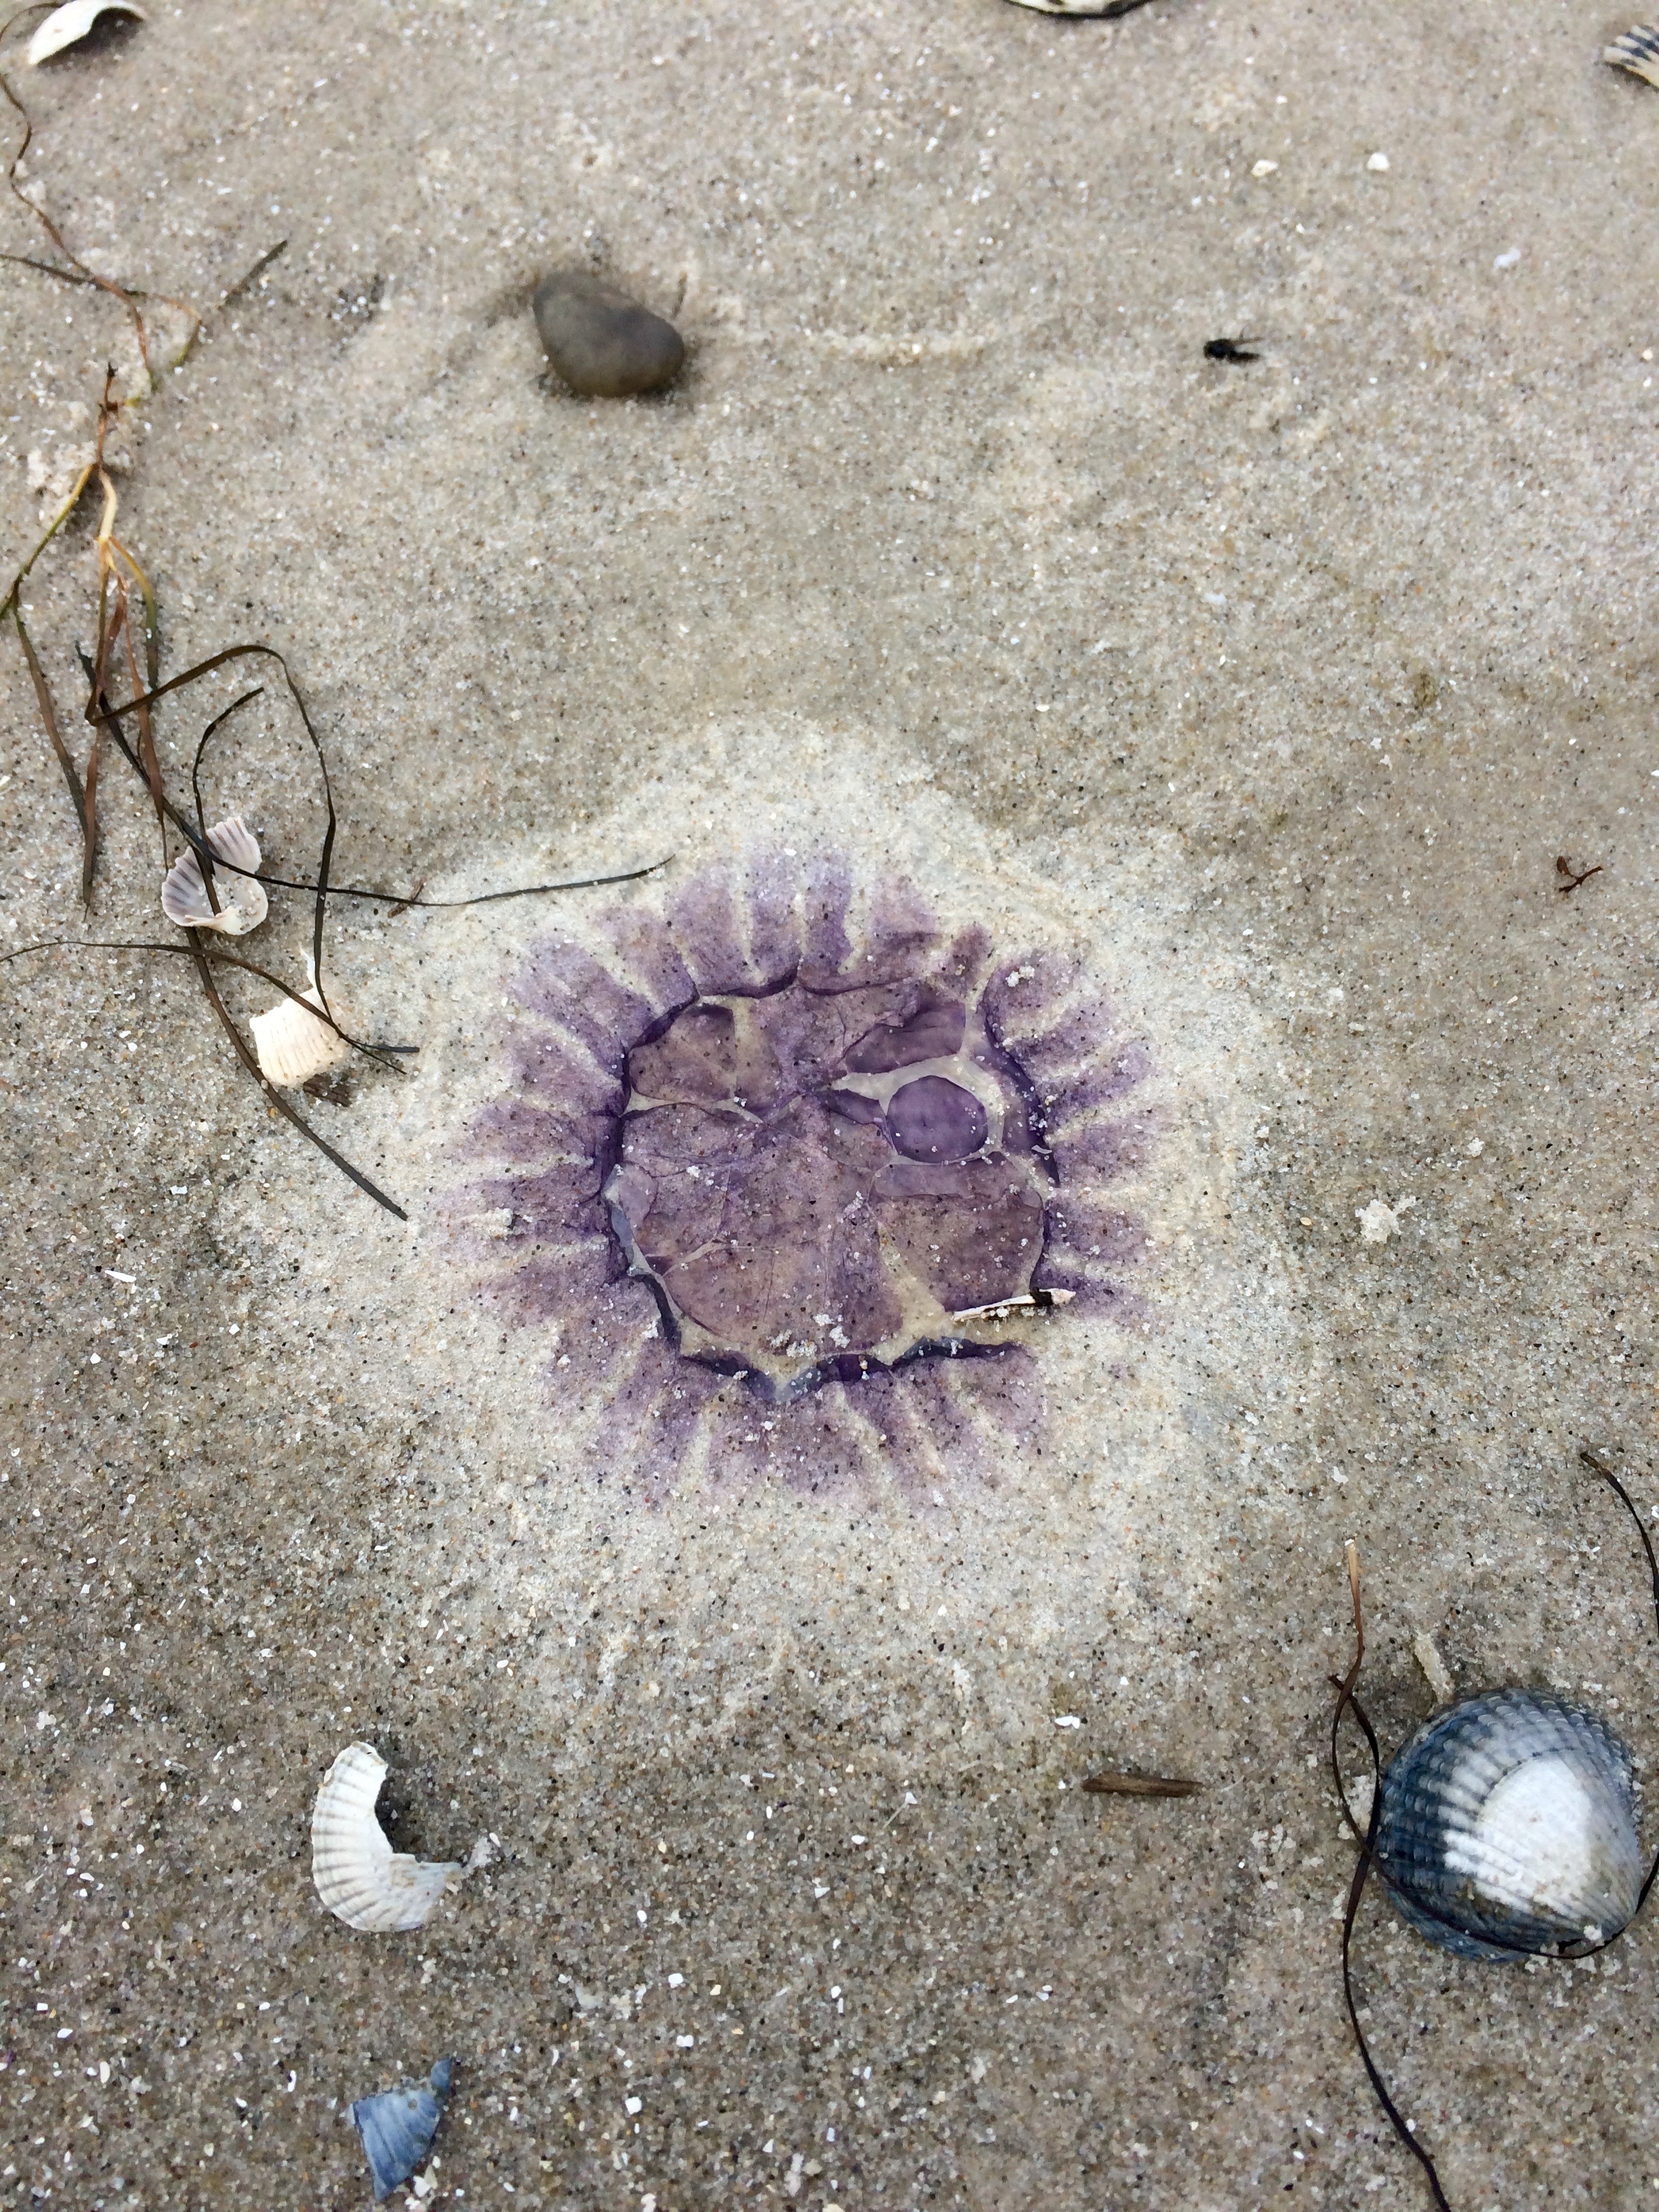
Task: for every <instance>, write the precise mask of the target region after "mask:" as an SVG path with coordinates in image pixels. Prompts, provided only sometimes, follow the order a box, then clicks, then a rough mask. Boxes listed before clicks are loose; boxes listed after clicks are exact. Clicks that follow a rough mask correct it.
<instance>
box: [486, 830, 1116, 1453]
mask: <svg viewBox="0 0 1659 2212" xmlns="http://www.w3.org/2000/svg"><path fill="white" fill-rule="evenodd" d="M599 934H600V938H601V939H602V945H601V948H600V949H597V950H590V949H589V947H588V945H577V944H574V943H571V942H568V941H565V942H561V941H560V940H558V939H554V938H548V939H542V940H540V941H539V942H538V943H535V944H533V945H532V946H531V947H530V948H529V951H528V952H527V954H526V957H525V958H524V961H523V963H522V964H521V966H520V970H519V972H518V974H517V975H516V976H515V977H514V978H513V981H512V984H511V986H510V987H511V989H512V992H513V997H514V999H515V1000H516V1001H517V1003H518V1005H519V1006H520V1007H521V1008H522V1009H523V1018H522V1019H520V1021H518V1022H517V1023H515V1024H514V1025H513V1031H512V1034H511V1042H510V1046H509V1049H508V1054H507V1066H508V1075H509V1085H510V1089H509V1091H508V1094H507V1095H506V1096H504V1097H498V1098H496V1099H494V1100H492V1101H490V1102H489V1103H487V1104H486V1105H485V1107H484V1108H483V1110H482V1111H481V1112H480V1113H479V1114H478V1115H477V1117H476V1119H475V1120H474V1121H473V1123H472V1125H471V1128H470V1130H469V1132H468V1133H467V1136H466V1138H465V1141H464V1144H463V1147H462V1157H463V1159H464V1161H465V1164H466V1166H467V1167H468V1169H469V1170H470V1176H469V1180H468V1181H467V1182H465V1186H464V1187H463V1188H461V1189H460V1190H459V1191H458V1192H457V1193H456V1194H454V1196H453V1200H452V1203H451V1204H450V1206H449V1207H448V1209H447V1212H448V1216H449V1218H450V1221H451V1223H452V1225H453V1229H454V1231H455V1234H456V1236H457V1237H459V1239H460V1240H461V1241H462V1243H463V1244H464V1246H465V1249H466V1250H467V1252H468V1254H469V1255H470V1257H471V1259H472V1260H473V1261H475V1263H477V1265H478V1267H479V1268H480V1271H481V1275H482V1279H483V1289H484V1294H485V1295H486V1296H487V1297H488V1298H489V1300H490V1301H491V1303H492V1304H494V1305H495V1307H496V1309H497V1310H500V1311H501V1312H502V1313H503V1314H505V1315H506V1316H508V1317H510V1318H511V1319H512V1320H513V1322H515V1323H518V1324H520V1325H521V1326H523V1327H525V1328H530V1329H534V1330H538V1331H540V1332H542V1333H543V1334H544V1336H545V1337H546V1339H547V1340H548V1343H549V1346H550V1357H549V1359H548V1363H547V1367H546V1370H545V1371H546V1378H547V1382H548V1384H549V1386H550V1396H551V1398H552V1400H553V1401H554V1402H555V1403H556V1405H557V1406H558V1407H559V1409H560V1411H561V1413H562V1414H565V1415H567V1416H568V1415H569V1414H570V1413H574V1412H585V1413H589V1414H591V1415H592V1416H593V1417H595V1421H596V1426H595V1429H594V1434H595V1437H597V1438H599V1439H600V1442H599V1443H598V1444H597V1445H596V1449H595V1454H594V1456H595V1460H596V1463H597V1464H598V1466H599V1468H600V1469H601V1471H607V1470H608V1471H612V1472H615V1473H617V1474H621V1475H622V1476H623V1479H624V1480H626V1482H627V1483H628V1486H629V1487H630V1488H640V1489H642V1490H643V1491H644V1492H646V1493H647V1494H649V1495H653V1496H654V1495H660V1494H662V1493H663V1492H665V1491H666V1490H668V1489H669V1488H671V1487H672V1486H673V1485H674V1483H675V1482H676V1481H677V1480H679V1479H680V1478H681V1476H682V1474H683V1473H684V1470H685V1469H686V1468H688V1467H690V1465H692V1464H693V1463H694V1462H697V1461H698V1460H699V1458H700V1457H706V1459H707V1463H708V1468H709V1471H710V1473H711V1474H713V1475H714V1476H715V1477H716V1478H717V1479H742V1478H743V1477H744V1476H745V1475H747V1474H759V1473H762V1472H764V1471H766V1470H768V1469H773V1470H775V1471H778V1472H780V1473H781V1474H785V1475H786V1476H787V1477H788V1478H790V1479H792V1480H797V1481H801V1482H805V1483H806V1484H808V1485H811V1486H820V1485H823V1484H828V1483H833V1482H835V1481H836V1480H842V1479H846V1480H858V1479H860V1478H864V1477H867V1476H869V1475H870V1474H872V1473H873V1472H874V1471H875V1469H876V1468H878V1467H879V1466H885V1467H886V1468H889V1469H890V1470H892V1471H896V1473H897V1474H898V1475H899V1476H900V1478H901V1480H903V1479H906V1478H908V1479H910V1480H915V1481H916V1482H922V1481H928V1480H937V1479H938V1477H939V1474H940V1472H941V1470H943V1469H945V1468H950V1469H952V1470H960V1469H962V1468H972V1469H975V1470H977V1471H978V1472H980V1473H981V1474H991V1473H993V1472H994V1469H995V1468H996V1467H997V1466H998V1465H999V1464H1000V1461H1001V1460H1002V1458H1004V1457H1005V1456H1006V1452H1007V1449H1008V1448H1009V1446H1010V1445H1012V1444H1013V1443H1017V1442H1018V1441H1020V1440H1022V1439H1024V1440H1028V1441H1029V1440H1032V1439H1035V1438H1036V1437H1039V1436H1040V1434H1041V1431H1042V1397H1041V1391H1040V1387H1039V1377H1038V1361H1037V1359H1036V1357H1035V1355H1034V1351H1033V1346H1040V1344H1041V1340H1042V1330H1043V1329H1044V1328H1051V1327H1055V1326H1066V1325H1069V1324H1073V1321H1074V1317H1086V1316H1088V1315H1089V1314H1090V1313H1091V1312H1093V1313H1096V1314H1104V1315H1108V1316H1115V1317H1118V1318H1127V1316H1129V1315H1130V1314H1132V1313H1134V1314H1138V1313H1139V1310H1140V1309H1139V1304H1138V1302H1137V1301H1136V1300H1135V1299H1134V1297H1133V1293H1132V1292H1131V1291H1130V1289H1129V1285H1128V1280H1127V1278H1128V1274H1129V1271H1130V1270H1132V1268H1133V1266H1134V1264H1135V1262H1136V1261H1138V1260H1139V1257H1140V1255H1141V1252H1142V1249H1143V1246H1144V1243H1145V1238H1144V1234H1143V1231H1142V1229H1141V1226H1140V1224H1139V1220H1138V1219H1137V1218H1135V1216H1134V1215H1133V1213H1132V1212H1128V1211H1127V1210H1126V1209H1125V1208H1124V1207H1123V1206H1121V1205H1120V1204H1117V1203H1115V1202H1114V1197H1113V1188H1112V1187H1113V1186H1114V1185H1115V1184H1117V1183H1120V1182H1123V1181H1125V1180H1126V1179H1127V1178H1129V1177H1131V1176H1136V1175H1139V1173H1140V1172H1141V1170H1143V1168H1144V1166H1145V1164H1146V1158H1147V1155H1148V1148H1149V1145H1150V1142H1151V1139H1152V1134H1153V1126H1152V1125H1153V1116H1152V1114H1151V1113H1150V1112H1148V1111H1147V1110H1146V1109H1144V1108H1139V1109H1138V1108H1137V1105H1136V1103H1135V1097H1134V1094H1135V1093H1136V1091H1137V1090H1138V1089H1139V1086H1140V1085H1142V1084H1143V1083H1144V1082H1145V1080H1146V1076H1147V1075H1148V1073H1149V1072H1150V1065H1151V1063H1150V1056H1149V1054H1148V1053H1147V1050H1146V1046H1145V1045H1144V1043H1142V1042H1140V1041H1139V1039H1136V1038H1133V1037H1126V1036H1122V1035H1121V1032H1120V1031H1119V1030H1118V1028H1117V1025H1116V1023H1115V1017H1114V1015H1113V1012H1112V1010H1111V1007H1110V1006H1109V1003H1108V1001H1107V1000H1106V999H1105V998H1104V997H1103V994H1102V993H1101V992H1100V991H1099V989H1098V988H1097V986H1096V985H1095V983H1094V981H1093V980H1092V978H1091V977H1090V976H1089V975H1086V974H1085V972H1084V971H1083V969H1081V968H1080V966H1079V964H1078V963H1076V962H1075V961H1073V960H1068V959H1066V958H1065V957H1062V956H1060V955H1059V954H1056V953H1054V952H1051V951H1024V950H1022V951H1018V953H1017V954H1016V955H1015V956H1014V957H1012V958H1011V957H1007V956H1006V955H1004V954H1001V953H999V952H998V951H995V950H994V947H993V945H992V944H991V941H990V939H989V937H988V935H987V933H986V932H985V931H984V930H983V929H982V928H980V927H969V928H965V929H959V930H957V931H955V932H951V931H948V930H946V929H945V927H944V926H943V924H942V923H941V922H940V921H939V918H938V916H937V915H935V914H934V912H933V909H932V908H931V907H930V906H929V905H928V903H927V902H926V901H925V900H923V899H922V898H921V896H920V895H919V894H918V893H917V892H916V891H915V889H914V888H913V887H912V886H910V885H908V884H905V883H903V882H902V881H899V880H897V879H895V878H881V879H878V880H877V881H875V882H874V883H872V884H869V885H867V886H866V887H864V889H863V890H862V891H861V893H860V891H858V890H856V889H855V885H854V878H853V874H852V871H851V869H850V868H849V866H848V863H847V862H846V860H845V859H844V858H843V857H842V855H840V854H824V855H822V856H820V857H818V858H817V859H814V860H807V861H805V862H803V861H800V860H797V859H796V857H795V856H794V855H793V854H778V853H765V854H755V855H750V856H749V857H748V858H747V859H745V860H743V861H742V862H740V863H738V864H737V865H736V866H732V867H731V868H729V869H722V870H711V871H708V872H705V873H702V874H701V875H699V876H697V877H696V878H694V879H693V880H691V881H690V883H688V884H685V885H684V887H683V888H682V889H681V890H680V891H679V893H678V896H677V897H675V898H674V899H673V900H672V902H671V903H670V905H669V908H668V909H667V911H666V913H665V914H659V913H658V912H656V911H655V910H653V908H651V907H650V906H648V905H647V904H645V903H643V902H637V903H628V904H625V905H618V906H616V907H613V908H611V909H610V910H609V911H608V913H606V914H605V915H603V916H601V917H600V919H599ZM486 1219H487V1220H489V1221H491V1222H492V1223H494V1224H495V1227H494V1228H493V1229H492V1231H490V1234H489V1237H481V1236H479V1235H478V1234H477V1226H476V1225H477V1223H478V1222H480V1221H483V1220H486ZM1056 1291H1058V1292H1062V1293H1064V1294H1065V1296H1064V1297H1060V1298H1054V1297H1043V1296H1042V1295H1041V1294H1042V1293H1044V1292H1056ZM1000 1302H1002V1303H1000ZM1062 1307H1063V1308H1064V1310H1065V1318H1064V1320H1061V1319H1060V1318H1059V1316H1060V1310H1061V1308H1062Z"/></svg>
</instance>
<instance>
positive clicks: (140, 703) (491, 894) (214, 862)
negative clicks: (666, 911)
mask: <svg viewBox="0 0 1659 2212" xmlns="http://www.w3.org/2000/svg"><path fill="white" fill-rule="evenodd" d="M247 653H264V654H268V655H269V656H270V659H273V660H274V661H276V663H277V665H279V666H280V667H281V669H282V671H283V676H284V677H285V678H286V679H287V682H288V685H289V690H290V691H291V692H292V693H293V694H294V697H295V703H296V704H297V705H298V706H299V709H300V714H301V719H302V720H304V722H305V726H306V731H307V735H308V736H309V737H310V738H311V741H312V743H313V745H317V748H318V757H319V760H320V759H321V757H322V748H321V746H320V745H319V744H318V740H317V736H316V732H314V731H313V729H312V726H311V720H310V717H309V716H308V715H307V714H306V710H305V706H304V702H303V701H302V700H301V696H300V691H299V687H298V686H297V684H295V681H294V678H293V676H292V675H291V674H290V673H289V666H288V663H287V662H286V661H285V660H284V659H283V656H282V654H281V653H278V652H277V650H276V647H275V646H270V645H232V646H227V647H226V648H225V650H224V651H223V652H222V653H213V654H211V655H210V657H209V658H208V659H206V660H198V661H197V663H196V665H195V666H194V667H193V668H187V669H185V671H184V673H183V675H181V676H175V677H173V678H171V679H170V680H169V681H168V682H167V683H166V684H157V685H155V687H154V688H153V689H151V690H149V691H147V692H145V693H144V694H143V696H142V697H141V698H137V699H128V700H125V701H124V702H123V703H122V704H121V705H120V706H118V707H110V706H108V705H107V704H106V707H105V708H104V711H103V712H102V713H101V714H97V715H94V716H90V717H88V719H89V720H94V721H96V722H99V723H108V724H109V725H110V726H111V728H112V729H113V730H114V732H115V735H116V741H117V743H118V744H119V745H120V748H121V750H122V751H123V752H124V753H125V755H126V757H127V760H128V762H129V763H131V767H132V768H133V769H134V770H135V772H136V773H137V775H139V776H141V777H143V780H144V782H145V784H146V787H148V784H149V777H148V776H147V775H145V771H144V767H143V763H142V762H141V761H140V760H139V758H138V757H137V754H136V753H135V752H134V751H133V750H132V747H131V745H130V744H127V742H126V739H125V737H123V736H122V734H121V732H120V729H119V727H118V724H117V723H116V720H115V717H116V716H117V715H118V714H126V713H127V712H128V710H129V709H130V708H135V707H151V706H153V705H154V704H155V702H156V700H158V699H161V698H164V697H165V696H166V695H167V693H168V692H169V691H176V690H179V689H180V688H181V686H183V685H184V684H193V683H194V682H195V681H196V679H197V678H198V677H202V676H208V675H210V674H211V673H212V672H213V671H214V670H215V669H216V668H220V667H222V666H223V665H224V664H225V662H227V661H228V660H234V659H238V658H240V656H242V655H245V654H247ZM252 696H253V694H252V693H249V692H245V693H244V694H243V698H249V697H252ZM241 703H242V701H241V700H240V699H238V700H236V701H234V702H233V707H228V708H226V709H225V713H226V714H229V713H231V712H232V711H233V708H234V707H239V706H240V705H241ZM223 719H224V716H223V715H221V716H220V717H219V720H221V721H222V720H223ZM213 727H214V725H212V724H210V726H209V729H208V731H207V732H204V736H203V742H204V744H205V742H206V739H207V737H208V735H209V734H210V732H211V730H212V728H213ZM324 778H325V782H326V778H327V770H326V768H325V769H324ZM163 803H164V805H166V806H167V818H168V819H169V821H171V823H173V827H174V829H177V830H178V832H179V836H181V837H183V838H184V839H185V842H186V843H187V844H189V845H190V846H191V848H192V849H193V850H194V851H195V853H196V854H197V858H198V859H200V860H204V861H205V862H206V863H207V865H208V866H211V867H217V868H222V869H225V870H228V872H229V873H231V874H232V875H238V876H252V878H253V880H254V881H255V882H256V883H261V884H270V887H271V889H272V890H283V891H313V892H315V893H317V894H318V896H319V898H352V899H368V900H369V901H371V902H373V903H374V904H375V905H377V906H395V907H418V908H425V909H428V910H429V911H436V910H439V909H442V908H456V907H464V906H489V905H491V904H493V903H494V902H495V901H496V900H497V899H512V898H536V897H538V896H541V895H542V894H543V893H544V892H548V891H586V890H597V889H599V888H600V887H601V886H603V885H605V884H633V883H638V882H639V881H640V880H641V878H643V877H646V876H652V875H655V873H656V872H657V871H658V869H659V868H665V867H666V866H668V862H669V860H671V858H672V857H673V856H672V854H667V855H665V857H664V858H663V859H662V860H653V861H652V862H651V864H650V866H648V867H644V868H626V869H623V871H622V872H621V873H619V874H617V875H611V876H575V877H572V878H568V879H567V880H565V881H562V882H560V883H556V884H515V885H514V886H513V888H512V889H511V890H504V891H479V892H477V894H475V896H472V897H471V898H460V899H423V898H420V897H418V896H417V897H414V898H411V897H410V896H409V895H408V894H407V893H406V892H404V891H377V890H368V888H367V887H366V886H364V885H362V884H331V883H328V882H327V881H326V880H325V875H324V877H323V878H322V879H319V881H318V882H316V883H300V882H296V881H295V880H294V879H293V878H289V877H288V876H268V875H266V874H265V873H264V871H263V870H262V869H257V868H239V867H236V866H234V864H233V863H232V862H230V861H229V860H223V859H222V858H220V856H219V855H218V854H215V853H213V852H211V851H210V849H209V847H208V843H207V840H206V838H205V836H203V835H202V834H201V833H200V832H199V831H197V829H195V828H193V827H192V825H191V822H190V820H189V818H188V817H186V816H185V815H184V814H181V813H180V812H179V809H178V808H177V807H176V806H173V805H171V804H170V803H168V802H166V801H164V802H163ZM330 807H331V814H332V801H331V802H330ZM329 846H330V848H332V835H331V836H330V839H329Z"/></svg>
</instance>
